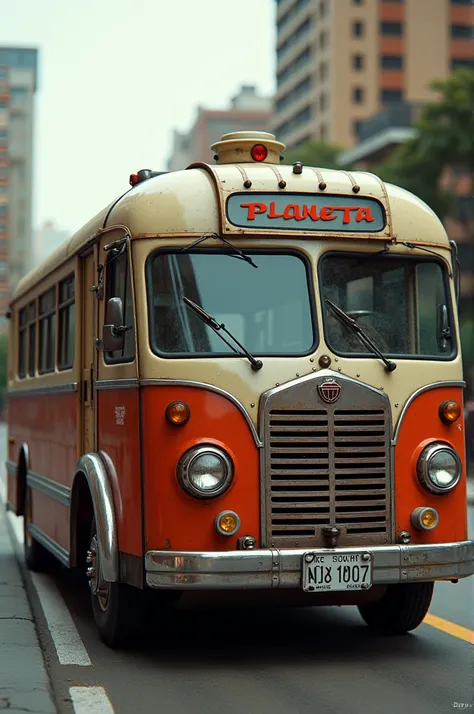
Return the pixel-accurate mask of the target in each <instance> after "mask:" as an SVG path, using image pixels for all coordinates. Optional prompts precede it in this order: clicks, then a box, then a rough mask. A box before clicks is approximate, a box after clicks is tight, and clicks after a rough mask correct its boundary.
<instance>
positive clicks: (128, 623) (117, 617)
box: [87, 518, 145, 648]
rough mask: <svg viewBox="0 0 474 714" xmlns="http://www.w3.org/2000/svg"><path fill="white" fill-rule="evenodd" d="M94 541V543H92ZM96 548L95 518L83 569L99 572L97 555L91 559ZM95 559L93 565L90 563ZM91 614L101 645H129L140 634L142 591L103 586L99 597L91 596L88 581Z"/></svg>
mask: <svg viewBox="0 0 474 714" xmlns="http://www.w3.org/2000/svg"><path fill="white" fill-rule="evenodd" d="M94 539H95V542H94ZM96 547H97V528H96V524H95V518H93V519H92V523H91V529H90V547H89V554H92V555H93V559H92V562H89V561H88V564H87V567H91V566H92V567H96V566H97V567H98V568H100V554H99V557H98V558H97V555H94V548H96ZM94 558H95V561H94ZM89 585H90V586H91V601H92V612H93V615H94V620H95V624H96V626H97V630H98V633H99V636H100V639H101V640H102V642H104V643H105V644H106V645H108V646H109V647H112V648H116V647H121V646H123V645H126V644H129V643H130V642H132V641H133V640H135V639H136V638H137V637H139V636H140V635H142V634H143V630H144V624H145V613H144V607H143V604H144V603H143V600H144V598H143V595H144V593H143V591H142V590H140V589H138V588H135V587H132V586H131V585H127V584H125V583H107V584H106V586H105V588H104V591H106V594H104V595H103V596H100V595H98V594H94V592H93V590H94V578H93V577H90V581H89Z"/></svg>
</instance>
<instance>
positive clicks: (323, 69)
mask: <svg viewBox="0 0 474 714" xmlns="http://www.w3.org/2000/svg"><path fill="white" fill-rule="evenodd" d="M327 76H328V66H327V64H326V62H321V65H320V67H319V78H320V80H321V82H325V81H326V79H327Z"/></svg>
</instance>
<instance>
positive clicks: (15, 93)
mask: <svg viewBox="0 0 474 714" xmlns="http://www.w3.org/2000/svg"><path fill="white" fill-rule="evenodd" d="M27 94H28V90H27V89H26V88H25V87H12V88H11V89H10V97H11V98H12V99H22V98H23V97H26V95H27Z"/></svg>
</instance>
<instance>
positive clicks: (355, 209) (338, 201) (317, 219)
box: [226, 193, 385, 233]
mask: <svg viewBox="0 0 474 714" xmlns="http://www.w3.org/2000/svg"><path fill="white" fill-rule="evenodd" d="M226 212H227V218H228V220H229V223H232V224H233V225H234V226H240V227H243V228H256V229H262V228H263V229H269V230H272V229H273V230H290V231H295V230H300V231H318V232H323V233H328V232H329V233H379V232H380V231H382V230H383V229H384V227H385V211H384V209H383V207H382V204H381V203H379V201H377V200H375V199H374V198H364V197H359V196H354V197H353V196H325V195H322V194H317V195H314V194H299V193H293V194H291V193H285V194H275V193H250V194H249V193H238V194H237V193H234V194H232V195H231V196H229V198H228V199H227V206H226Z"/></svg>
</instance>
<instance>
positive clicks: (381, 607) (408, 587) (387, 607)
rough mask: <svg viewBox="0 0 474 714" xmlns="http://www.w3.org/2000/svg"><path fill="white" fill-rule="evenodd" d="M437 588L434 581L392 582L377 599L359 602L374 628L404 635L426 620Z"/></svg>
mask: <svg viewBox="0 0 474 714" xmlns="http://www.w3.org/2000/svg"><path fill="white" fill-rule="evenodd" d="M433 588H434V583H433V582H429V583H406V584H403V585H391V586H390V587H389V588H388V590H387V592H386V593H385V595H384V596H383V597H382V598H381V599H380V600H378V601H377V602H374V603H370V604H368V605H359V612H360V614H361V615H362V617H363V619H364V620H365V622H366V623H367V625H368V626H369V627H370V628H371V629H372V630H375V631H376V632H378V633H380V634H383V635H404V634H406V633H407V632H410V631H411V630H414V629H416V628H417V627H418V626H419V625H421V623H422V622H423V620H424V619H425V615H426V613H427V612H428V610H429V607H430V604H431V598H432V596H433Z"/></svg>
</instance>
